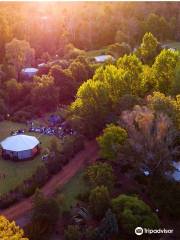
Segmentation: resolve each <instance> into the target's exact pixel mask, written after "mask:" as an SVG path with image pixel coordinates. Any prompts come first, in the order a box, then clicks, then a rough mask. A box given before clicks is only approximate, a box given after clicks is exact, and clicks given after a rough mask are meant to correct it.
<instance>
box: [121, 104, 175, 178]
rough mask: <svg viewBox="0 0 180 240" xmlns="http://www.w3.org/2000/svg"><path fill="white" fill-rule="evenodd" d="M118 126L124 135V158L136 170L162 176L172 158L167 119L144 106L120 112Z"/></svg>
mask: <svg viewBox="0 0 180 240" xmlns="http://www.w3.org/2000/svg"><path fill="white" fill-rule="evenodd" d="M121 123H122V125H123V126H124V127H125V128H126V129H127V132H128V137H129V138H128V146H129V147H130V148H128V157H129V161H130V160H131V161H132V162H131V164H132V165H133V166H136V168H137V169H143V170H148V171H149V172H150V174H152V175H155V174H157V173H158V174H162V175H164V174H165V172H166V171H168V169H170V166H171V162H172V157H173V152H174V150H175V149H174V148H173V135H172V134H173V126H172V122H171V120H170V119H169V117H168V116H167V115H165V114H163V113H158V112H154V111H153V110H151V109H149V108H147V107H145V106H142V107H141V106H135V107H134V109H133V110H132V111H123V112H122V115H121Z"/></svg>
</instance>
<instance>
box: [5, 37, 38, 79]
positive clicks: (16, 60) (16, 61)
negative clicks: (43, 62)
mask: <svg viewBox="0 0 180 240" xmlns="http://www.w3.org/2000/svg"><path fill="white" fill-rule="evenodd" d="M34 57H35V51H34V49H33V48H31V46H30V44H29V43H28V42H27V41H25V40H18V39H16V38H14V39H13V40H12V41H11V42H9V43H6V45H5V59H6V63H7V65H12V66H13V67H14V69H15V76H12V77H15V78H17V77H18V74H19V72H20V70H21V69H22V68H23V67H29V66H32V65H33V64H34Z"/></svg>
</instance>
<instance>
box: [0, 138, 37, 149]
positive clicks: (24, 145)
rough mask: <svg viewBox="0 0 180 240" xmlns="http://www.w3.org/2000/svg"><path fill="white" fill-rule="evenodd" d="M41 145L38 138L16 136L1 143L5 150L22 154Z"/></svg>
mask: <svg viewBox="0 0 180 240" xmlns="http://www.w3.org/2000/svg"><path fill="white" fill-rule="evenodd" d="M38 144H39V141H38V139H37V138H36V137H33V136H28V135H23V134H21V135H16V136H11V137H7V138H6V139H5V140H3V141H2V142H1V146H2V148H3V149H4V150H8V151H13V152H20V151H26V150H30V149H33V148H34V147H36V146H37V145H38Z"/></svg>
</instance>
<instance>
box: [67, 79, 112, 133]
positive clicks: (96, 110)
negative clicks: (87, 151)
mask: <svg viewBox="0 0 180 240" xmlns="http://www.w3.org/2000/svg"><path fill="white" fill-rule="evenodd" d="M71 111H72V113H73V115H75V116H77V119H79V120H80V121H81V126H82V128H83V131H84V132H86V134H87V135H89V136H94V135H96V134H97V133H98V132H99V130H100V129H101V128H102V127H103V126H104V124H105V123H106V120H107V117H108V115H109V113H110V112H111V105H110V100H109V97H108V90H107V88H106V86H105V85H104V84H103V83H102V82H100V81H93V80H88V81H87V82H85V83H83V84H82V85H81V86H80V88H79V90H78V92H77V96H76V100H75V101H74V102H73V103H72V105H71Z"/></svg>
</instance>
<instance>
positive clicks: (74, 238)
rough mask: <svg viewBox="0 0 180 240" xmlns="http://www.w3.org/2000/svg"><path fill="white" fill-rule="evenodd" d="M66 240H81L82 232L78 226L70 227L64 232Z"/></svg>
mask: <svg viewBox="0 0 180 240" xmlns="http://www.w3.org/2000/svg"><path fill="white" fill-rule="evenodd" d="M64 237H65V240H80V237H81V231H80V229H79V227H78V226H76V225H69V226H68V227H67V229H66V230H65V232H64Z"/></svg>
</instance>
